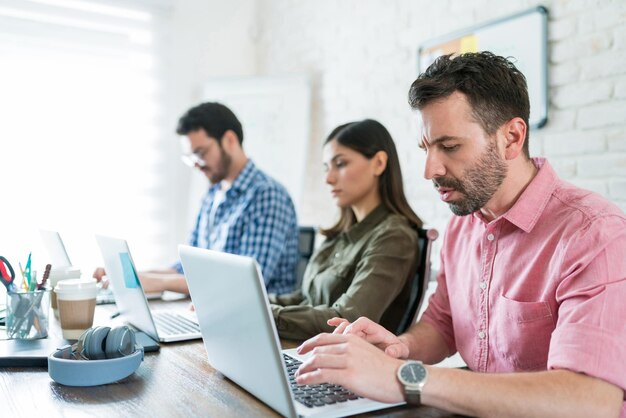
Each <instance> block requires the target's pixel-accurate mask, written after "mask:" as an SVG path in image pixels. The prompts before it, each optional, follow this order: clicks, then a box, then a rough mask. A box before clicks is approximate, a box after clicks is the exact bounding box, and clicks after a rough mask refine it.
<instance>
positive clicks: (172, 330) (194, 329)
mask: <svg viewBox="0 0 626 418" xmlns="http://www.w3.org/2000/svg"><path fill="white" fill-rule="evenodd" d="M152 318H153V319H154V323H155V325H156V327H157V331H158V332H159V334H161V333H163V334H167V335H180V334H191V333H199V332H200V326H198V324H196V323H195V322H193V321H192V320H190V319H189V318H186V317H184V316H182V315H179V314H177V313H173V312H159V311H157V312H152Z"/></svg>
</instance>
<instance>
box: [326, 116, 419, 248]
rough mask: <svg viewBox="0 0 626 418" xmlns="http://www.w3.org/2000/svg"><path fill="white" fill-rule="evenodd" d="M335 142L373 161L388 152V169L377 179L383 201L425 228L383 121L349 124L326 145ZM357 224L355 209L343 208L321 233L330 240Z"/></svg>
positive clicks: (392, 209) (327, 140)
mask: <svg viewBox="0 0 626 418" xmlns="http://www.w3.org/2000/svg"><path fill="white" fill-rule="evenodd" d="M332 140H335V141H337V143H339V144H340V145H343V146H344V147H348V148H350V149H352V150H354V151H356V152H358V153H359V154H362V155H363V156H364V157H365V158H367V159H371V158H372V157H374V155H376V153H377V152H379V151H384V152H386V153H387V167H385V171H383V172H382V174H381V175H380V177H379V178H378V190H379V193H380V199H381V201H382V203H383V204H384V205H385V207H386V208H387V209H389V211H391V212H392V213H396V214H398V215H401V216H404V217H405V218H406V219H407V220H408V221H409V223H410V224H411V225H412V226H413V227H414V228H421V227H422V225H423V222H422V220H421V219H420V218H419V217H418V216H417V215H416V214H415V212H413V209H411V206H409V202H407V200H406V196H405V195H404V186H403V185H402V171H401V169H400V160H399V159H398V152H397V151H396V146H395V144H394V143H393V139H392V138H391V135H390V134H389V131H387V129H386V128H385V127H384V126H383V125H382V124H381V123H380V122H377V121H375V120H372V119H365V120H362V121H360V122H350V123H346V124H344V125H341V126H338V127H336V128H335V129H333V131H332V132H331V133H330V135H328V138H326V141H325V142H324V145H326V144H328V143H329V142H330V141H332ZM355 223H356V217H355V215H354V212H353V211H352V208H350V207H345V208H342V209H341V216H340V218H339V221H338V222H337V223H336V224H335V225H334V226H332V227H330V228H328V229H322V230H321V231H320V233H321V234H322V235H324V236H326V237H327V238H333V237H335V236H337V234H339V233H340V232H343V231H345V230H347V229H348V228H349V227H350V226H352V225H354V224H355Z"/></svg>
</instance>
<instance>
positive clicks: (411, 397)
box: [404, 387, 422, 406]
mask: <svg viewBox="0 0 626 418" xmlns="http://www.w3.org/2000/svg"><path fill="white" fill-rule="evenodd" d="M404 397H405V399H406V402H407V403H408V404H409V405H415V406H420V405H421V404H422V391H421V390H413V389H408V388H407V387H405V388H404Z"/></svg>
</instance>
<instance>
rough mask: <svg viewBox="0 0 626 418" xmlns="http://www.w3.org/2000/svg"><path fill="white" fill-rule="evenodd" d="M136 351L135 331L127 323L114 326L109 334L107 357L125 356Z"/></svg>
mask: <svg viewBox="0 0 626 418" xmlns="http://www.w3.org/2000/svg"><path fill="white" fill-rule="evenodd" d="M134 352H135V333H134V332H133V330H132V329H130V328H129V327H127V326H126V325H124V326H121V327H116V328H113V329H112V330H111V331H110V332H109V335H108V336H107V341H106V346H105V353H106V357H107V358H117V357H124V356H127V355H129V354H132V353H134Z"/></svg>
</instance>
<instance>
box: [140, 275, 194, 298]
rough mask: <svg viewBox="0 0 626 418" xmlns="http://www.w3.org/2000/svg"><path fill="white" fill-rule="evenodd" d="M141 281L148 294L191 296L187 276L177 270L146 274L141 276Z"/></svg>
mask: <svg viewBox="0 0 626 418" xmlns="http://www.w3.org/2000/svg"><path fill="white" fill-rule="evenodd" d="M139 279H140V280H141V284H142V286H143V288H144V291H145V292H146V293H155V292H163V291H165V290H169V291H171V292H178V293H186V294H189V287H187V281H186V280H185V276H183V275H182V274H180V273H177V272H176V271H175V270H172V271H163V272H144V273H140V274H139Z"/></svg>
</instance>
